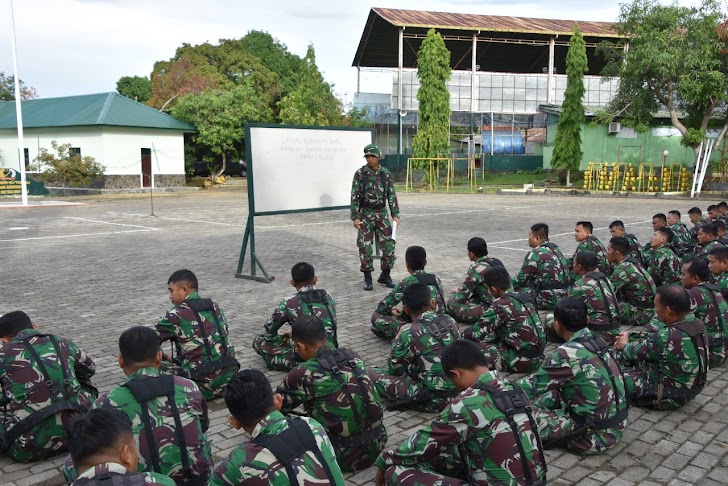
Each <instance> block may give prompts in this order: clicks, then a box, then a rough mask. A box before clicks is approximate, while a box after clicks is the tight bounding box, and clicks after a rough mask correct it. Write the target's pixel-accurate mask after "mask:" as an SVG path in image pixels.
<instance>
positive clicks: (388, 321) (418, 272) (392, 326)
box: [372, 246, 445, 339]
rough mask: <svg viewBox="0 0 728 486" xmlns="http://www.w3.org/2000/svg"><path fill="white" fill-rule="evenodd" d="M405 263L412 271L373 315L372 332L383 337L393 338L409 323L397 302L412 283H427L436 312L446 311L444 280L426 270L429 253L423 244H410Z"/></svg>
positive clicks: (409, 270) (405, 255) (408, 269)
mask: <svg viewBox="0 0 728 486" xmlns="http://www.w3.org/2000/svg"><path fill="white" fill-rule="evenodd" d="M404 260H405V265H406V266H407V271H408V272H409V273H410V275H409V276H408V277H405V278H404V279H403V280H402V281H401V282H400V283H398V284H397V285H396V286H395V287H394V288H393V289H392V291H391V292H389V295H387V296H386V297H385V298H384V299H383V300H382V301H381V302H379V305H378V306H377V310H376V311H375V312H374V314H373V315H372V332H373V333H374V334H376V335H377V336H379V337H381V338H386V339H392V338H393V337H394V336H395V334H397V331H398V330H399V328H400V326H401V325H402V324H405V323H407V322H408V321H407V320H406V317H407V316H404V315H402V309H399V308H397V307H396V306H397V304H399V303H400V302H401V301H402V292H404V289H405V287H407V286H408V285H409V284H411V283H415V282H419V283H421V284H425V285H427V287H429V289H430V295H431V297H432V299H433V300H434V301H435V312H436V313H438V314H443V313H445V297H444V296H443V293H442V282H441V281H440V279H439V278H438V277H437V276H435V275H433V274H431V273H427V272H425V265H427V253H425V249H424V248H422V247H421V246H410V247H409V248H407V252H406V253H405V254H404Z"/></svg>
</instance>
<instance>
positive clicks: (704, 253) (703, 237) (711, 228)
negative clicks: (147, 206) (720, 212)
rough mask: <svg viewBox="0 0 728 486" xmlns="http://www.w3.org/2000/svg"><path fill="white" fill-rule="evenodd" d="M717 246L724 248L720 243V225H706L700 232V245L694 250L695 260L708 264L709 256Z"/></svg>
mask: <svg viewBox="0 0 728 486" xmlns="http://www.w3.org/2000/svg"><path fill="white" fill-rule="evenodd" d="M716 246H724V245H723V244H722V243H721V242H719V241H718V225H716V224H713V223H711V224H706V225H705V226H703V227H702V228H700V229H699V230H698V244H697V245H695V248H694V249H693V258H700V259H701V260H703V261H704V262H705V264H706V265H707V264H708V254H709V253H710V250H712V249H713V248H715V247H716Z"/></svg>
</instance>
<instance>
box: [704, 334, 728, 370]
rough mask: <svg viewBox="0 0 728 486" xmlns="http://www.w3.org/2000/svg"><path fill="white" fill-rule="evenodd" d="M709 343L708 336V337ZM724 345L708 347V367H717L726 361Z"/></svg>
mask: <svg viewBox="0 0 728 486" xmlns="http://www.w3.org/2000/svg"><path fill="white" fill-rule="evenodd" d="M708 343H710V337H708ZM727 357H728V356H727V353H726V346H722V345H721V346H710V347H709V348H708V359H709V367H710V368H717V367H718V366H721V365H722V364H723V363H725V362H726V358H727Z"/></svg>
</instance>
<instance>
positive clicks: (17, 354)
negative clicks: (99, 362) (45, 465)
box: [0, 329, 98, 462]
mask: <svg viewBox="0 0 728 486" xmlns="http://www.w3.org/2000/svg"><path fill="white" fill-rule="evenodd" d="M95 371H96V368H95V366H94V362H93V360H92V359H91V358H90V357H89V356H87V355H86V353H84V352H83V351H81V350H80V349H79V348H78V347H77V346H76V345H75V344H74V343H73V342H72V341H69V340H67V339H63V338H60V337H56V336H53V335H50V334H43V333H40V332H38V331H36V330H34V329H26V330H23V331H21V332H20V333H19V334H18V335H17V336H16V337H14V338H13V339H12V340H11V341H10V342H8V343H5V344H0V387H2V398H1V399H0V405H2V428H0V440H1V442H0V444H1V445H0V449H2V450H5V451H6V452H7V453H8V455H9V456H10V457H12V458H13V459H15V460H16V461H21V462H31V461H38V460H41V459H46V458H49V457H52V456H55V455H57V454H59V453H60V452H63V451H64V450H66V446H67V444H66V431H65V428H64V427H65V425H66V423H67V422H68V421H69V420H70V419H71V418H72V417H73V416H75V415H78V414H80V413H84V412H85V411H86V410H88V409H89V407H90V406H91V402H92V401H93V400H94V398H96V396H97V394H98V393H97V391H96V389H95V388H94V387H93V386H92V385H91V377H92V376H93V374H94V372H95Z"/></svg>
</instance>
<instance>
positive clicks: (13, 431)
mask: <svg viewBox="0 0 728 486" xmlns="http://www.w3.org/2000/svg"><path fill="white" fill-rule="evenodd" d="M36 337H39V338H42V337H47V338H48V340H49V341H50V343H51V345H52V346H53V349H54V350H55V352H56V356H57V357H58V361H59V366H60V368H61V376H62V382H60V383H59V382H58V381H54V380H52V379H51V378H50V376H51V375H50V374H49V373H48V369H47V368H46V366H45V364H44V363H43V360H42V359H41V357H40V355H39V354H38V351H36V349H35V348H33V345H31V344H30V340H31V339H33V338H36ZM20 342H21V343H22V344H23V347H24V348H25V350H26V351H27V352H28V354H29V355H30V361H31V363H32V364H33V365H35V366H34V368H35V369H37V370H38V372H39V374H40V375H41V377H42V378H43V380H42V382H43V383H44V384H45V386H46V387H47V389H48V392H49V396H50V401H51V403H50V405H48V406H47V407H45V408H42V409H40V410H36V411H35V412H33V413H31V414H30V415H28V416H27V417H25V418H24V419H23V420H21V421H20V422H18V423H17V424H15V425H13V426H12V427H10V429H8V430H6V431H0V452H1V451H5V450H7V449H8V448H9V447H10V446H11V445H12V444H13V442H15V441H16V440H17V439H18V437H20V436H21V435H23V434H24V433H25V432H27V431H28V430H30V429H31V428H33V427H35V426H36V425H38V424H39V423H41V422H43V421H44V420H45V419H47V418H48V417H52V416H53V415H55V414H57V413H58V412H76V413H78V414H83V413H86V412H87V411H88V409H87V408H86V407H84V406H82V405H79V404H78V403H76V402H74V401H72V400H71V397H72V396H74V392H73V389H72V387H71V372H70V370H69V368H68V361H66V360H64V359H63V358H62V357H61V349H60V347H59V346H58V340H57V339H56V337H55V336H53V335H52V334H39V333H34V334H32V335H30V336H27V337H25V338H24V339H22V340H20Z"/></svg>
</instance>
